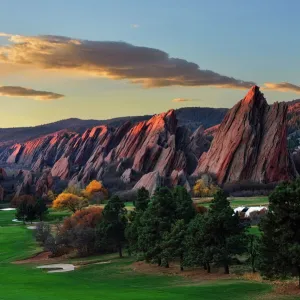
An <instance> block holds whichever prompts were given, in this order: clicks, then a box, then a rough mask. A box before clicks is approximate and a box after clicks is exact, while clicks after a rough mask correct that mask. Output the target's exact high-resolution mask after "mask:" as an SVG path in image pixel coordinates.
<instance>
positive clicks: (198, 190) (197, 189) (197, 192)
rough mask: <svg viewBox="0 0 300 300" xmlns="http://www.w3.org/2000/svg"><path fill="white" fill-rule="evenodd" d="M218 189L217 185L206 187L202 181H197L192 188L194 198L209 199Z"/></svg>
mask: <svg viewBox="0 0 300 300" xmlns="http://www.w3.org/2000/svg"><path fill="white" fill-rule="evenodd" d="M218 189H219V187H218V186H217V185H214V184H209V185H206V184H205V182H204V180H203V179H199V180H197V181H196V183H195V185H194V187H193V193H194V196H196V197H211V196H213V195H214V194H215V193H216V192H217V191H218Z"/></svg>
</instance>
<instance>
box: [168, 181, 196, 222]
mask: <svg viewBox="0 0 300 300" xmlns="http://www.w3.org/2000/svg"><path fill="white" fill-rule="evenodd" d="M172 194H173V199H174V201H175V204H176V219H177V220H184V222H185V224H188V223H189V222H190V220H191V219H193V218H194V216H195V214H196V211H195V208H194V206H193V200H192V198H191V196H190V194H189V193H188V192H187V190H186V189H185V188H184V187H182V186H176V187H175V188H174V189H173V191H172Z"/></svg>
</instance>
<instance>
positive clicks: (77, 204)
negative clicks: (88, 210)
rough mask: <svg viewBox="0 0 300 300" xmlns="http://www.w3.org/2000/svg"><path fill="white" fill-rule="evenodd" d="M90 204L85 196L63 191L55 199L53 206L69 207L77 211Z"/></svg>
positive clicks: (72, 210) (56, 207) (60, 208)
mask: <svg viewBox="0 0 300 300" xmlns="http://www.w3.org/2000/svg"><path fill="white" fill-rule="evenodd" d="M88 205H89V202H88V200H87V199H86V198H84V197H80V196H77V195H74V194H71V193H61V194H59V195H58V196H57V198H56V199H55V200H54V201H53V204H52V207H53V208H54V209H57V210H65V209H68V210H70V211H71V212H73V213H75V212H76V211H77V210H81V209H82V208H84V207H87V206H88Z"/></svg>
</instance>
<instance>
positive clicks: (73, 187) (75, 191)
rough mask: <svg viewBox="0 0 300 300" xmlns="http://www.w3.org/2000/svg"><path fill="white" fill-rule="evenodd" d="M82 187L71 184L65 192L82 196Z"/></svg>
mask: <svg viewBox="0 0 300 300" xmlns="http://www.w3.org/2000/svg"><path fill="white" fill-rule="evenodd" d="M82 193H83V191H82V189H80V188H79V187H78V186H76V185H69V186H68V187H67V188H65V189H64V191H63V194H73V195H76V196H78V197H82Z"/></svg>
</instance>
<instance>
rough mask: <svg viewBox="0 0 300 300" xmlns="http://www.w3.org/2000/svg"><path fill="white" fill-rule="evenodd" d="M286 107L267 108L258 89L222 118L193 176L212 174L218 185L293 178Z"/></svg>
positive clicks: (280, 105)
mask: <svg viewBox="0 0 300 300" xmlns="http://www.w3.org/2000/svg"><path fill="white" fill-rule="evenodd" d="M286 115H287V105H286V104H284V103H280V104H278V103H274V104H273V105H271V106H269V105H268V104H267V102H266V100H265V98H264V96H263V94H262V93H261V92H260V91H259V88H258V87H257V86H254V87H252V88H251V90H250V91H249V92H248V94H247V95H246V97H245V98H244V99H242V100H241V101H240V102H238V103H237V104H236V105H235V106H234V107H233V108H232V109H231V110H230V111H229V112H228V113H227V115H226V116H225V118H224V120H223V122H222V123H221V125H220V127H219V129H218V131H217V133H216V135H215V138H214V140H213V142H212V145H211V147H210V149H209V151H208V152H207V153H204V154H203V155H202V156H201V158H200V160H199V163H198V167H197V169H196V171H195V172H194V175H198V174H200V173H211V174H215V175H216V176H217V180H218V182H219V183H220V184H222V183H225V182H238V181H241V180H249V181H253V182H264V183H268V182H277V181H281V180H286V179H290V178H292V177H294V176H295V175H296V171H295V168H294V166H293V163H292V160H291V158H290V154H289V152H288V149H287V137H286V122H287V120H286Z"/></svg>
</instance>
